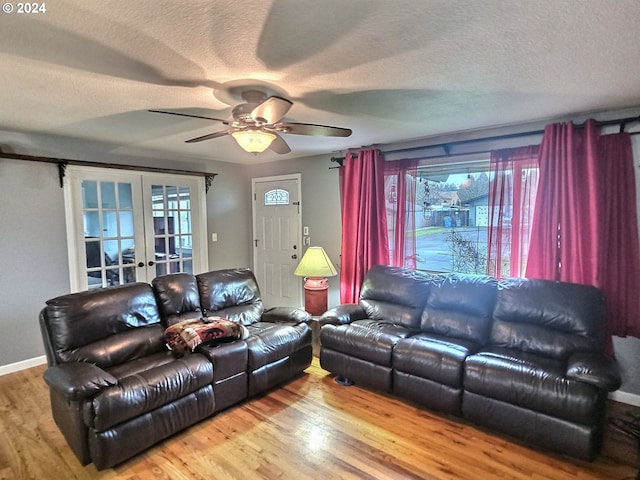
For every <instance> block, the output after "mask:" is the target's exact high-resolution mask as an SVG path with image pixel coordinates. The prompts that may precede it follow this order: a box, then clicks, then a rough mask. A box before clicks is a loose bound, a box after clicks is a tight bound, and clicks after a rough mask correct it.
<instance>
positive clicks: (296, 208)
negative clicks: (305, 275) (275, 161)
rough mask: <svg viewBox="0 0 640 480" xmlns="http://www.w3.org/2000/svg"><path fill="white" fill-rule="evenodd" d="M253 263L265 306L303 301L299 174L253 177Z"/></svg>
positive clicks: (297, 304)
mask: <svg viewBox="0 0 640 480" xmlns="http://www.w3.org/2000/svg"><path fill="white" fill-rule="evenodd" d="M252 190H253V198H254V202H253V204H254V208H253V233H254V245H253V253H254V255H253V263H254V273H255V275H256V278H257V279H258V284H259V286H260V292H261V294H262V300H263V302H264V304H265V306H266V307H274V306H292V307H300V306H301V305H302V280H301V278H300V277H296V276H295V275H294V274H293V271H294V270H295V268H296V267H297V265H298V262H299V260H300V257H301V255H302V253H301V248H300V247H301V246H300V242H301V225H300V224H301V212H300V195H301V192H300V175H299V174H295V175H286V176H281V177H267V178H256V179H253V180H252Z"/></svg>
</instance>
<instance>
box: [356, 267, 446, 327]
mask: <svg viewBox="0 0 640 480" xmlns="http://www.w3.org/2000/svg"><path fill="white" fill-rule="evenodd" d="M436 278H439V277H436V276H432V275H428V274H423V273H421V272H416V271H414V270H406V269H402V268H398V267H389V266H384V265H376V266H373V267H371V269H370V270H369V271H368V272H367V276H366V277H365V279H364V282H363V284H362V288H361V290H360V305H361V306H362V307H363V308H364V309H365V311H366V312H367V316H368V317H369V318H372V319H374V320H383V321H389V322H393V323H398V324H402V325H404V326H406V327H409V328H413V329H418V327H419V326H420V317H421V315H422V310H423V308H424V305H425V303H426V301H427V293H428V290H429V286H430V285H431V284H432V283H434V282H435V281H436Z"/></svg>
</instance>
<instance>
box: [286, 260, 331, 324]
mask: <svg viewBox="0 0 640 480" xmlns="http://www.w3.org/2000/svg"><path fill="white" fill-rule="evenodd" d="M293 274H294V275H298V276H299V277H305V282H304V309H305V310H306V311H307V312H309V313H310V314H311V315H315V316H318V315H322V314H323V313H324V312H326V311H327V289H328V288H329V284H328V283H327V279H326V277H333V276H334V275H337V274H338V272H337V271H336V269H335V267H334V266H333V263H331V259H330V258H329V256H328V255H327V253H326V252H325V251H324V249H323V248H322V247H309V248H307V251H306V252H305V253H304V256H303V257H302V260H300V263H299V264H298V266H297V267H296V269H295V271H294V272H293Z"/></svg>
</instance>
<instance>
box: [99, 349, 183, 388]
mask: <svg viewBox="0 0 640 480" xmlns="http://www.w3.org/2000/svg"><path fill="white" fill-rule="evenodd" d="M175 359H176V356H175V355H174V354H173V353H171V352H170V351H169V350H167V349H166V347H165V349H164V350H162V351H161V352H158V353H154V354H151V355H147V356H146V357H142V358H136V359H135V360H131V361H130V362H126V363H121V364H120V365H115V366H113V367H110V368H105V371H107V372H109V373H110V374H111V375H113V376H114V377H116V378H117V379H118V380H121V379H123V378H125V377H129V376H131V375H137V374H139V373H141V372H146V371H147V370H151V369H152V368H156V367H161V366H162V365H166V364H167V363H171V362H174V361H175Z"/></svg>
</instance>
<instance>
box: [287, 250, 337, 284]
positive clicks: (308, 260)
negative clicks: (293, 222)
mask: <svg viewBox="0 0 640 480" xmlns="http://www.w3.org/2000/svg"><path fill="white" fill-rule="evenodd" d="M293 274H294V275H298V276H299V277H333V276H335V275H337V274H338V272H337V271H336V269H335V267H334V266H333V263H331V259H330V258H329V256H328V255H327V252H325V251H324V249H323V248H322V247H309V248H307V251H306V252H305V253H304V256H303V257H302V260H300V263H299V264H298V266H297V268H296V269H295V271H294V272H293Z"/></svg>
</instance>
